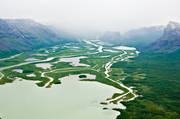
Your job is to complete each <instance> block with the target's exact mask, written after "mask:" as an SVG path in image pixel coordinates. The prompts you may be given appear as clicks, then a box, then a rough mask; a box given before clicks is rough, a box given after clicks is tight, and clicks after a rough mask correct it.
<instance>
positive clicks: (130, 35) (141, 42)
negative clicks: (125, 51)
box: [122, 26, 164, 48]
mask: <svg viewBox="0 0 180 119" xmlns="http://www.w3.org/2000/svg"><path fill="white" fill-rule="evenodd" d="M163 29H164V27H163V26H152V27H143V28H139V29H133V30H130V31H128V32H126V33H125V34H123V41H122V43H123V44H125V45H130V46H134V47H136V48H140V47H143V46H146V45H149V44H151V43H153V42H154V41H156V40H158V39H159V38H160V37H161V36H162V34H163Z"/></svg>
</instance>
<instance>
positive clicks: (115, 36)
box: [99, 31, 121, 44]
mask: <svg viewBox="0 0 180 119" xmlns="http://www.w3.org/2000/svg"><path fill="white" fill-rule="evenodd" d="M99 39H100V40H101V41H103V42H108V43H112V44H113V43H118V42H120V40H121V35H120V32H111V31H106V32H105V33H104V34H103V35H101V36H100V37H99Z"/></svg>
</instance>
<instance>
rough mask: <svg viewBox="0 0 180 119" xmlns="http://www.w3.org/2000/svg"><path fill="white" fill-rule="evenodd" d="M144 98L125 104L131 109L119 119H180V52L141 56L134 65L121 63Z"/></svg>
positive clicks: (122, 112)
mask: <svg viewBox="0 0 180 119" xmlns="http://www.w3.org/2000/svg"><path fill="white" fill-rule="evenodd" d="M118 67H119V68H123V70H124V72H125V73H127V74H128V77H127V78H126V79H125V80H123V81H122V82H123V83H124V84H125V85H128V86H135V87H136V90H138V94H140V95H142V96H140V97H139V98H136V99H135V101H130V102H127V103H124V105H126V106H127V107H128V108H127V110H123V111H121V115H120V116H118V117H117V119H180V108H179V107H180V95H179V94H180V90H179V89H180V70H179V69H180V51H177V52H174V53H171V54H160V53H157V54H155V53H141V54H140V56H138V57H136V58H134V59H133V61H132V62H117V63H115V64H114V65H113V66H112V68H118Z"/></svg>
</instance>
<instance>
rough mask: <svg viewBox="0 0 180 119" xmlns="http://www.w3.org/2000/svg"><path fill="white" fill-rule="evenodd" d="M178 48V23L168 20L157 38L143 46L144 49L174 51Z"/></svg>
mask: <svg viewBox="0 0 180 119" xmlns="http://www.w3.org/2000/svg"><path fill="white" fill-rule="evenodd" d="M178 49H180V24H179V23H178V22H173V21H170V22H169V23H168V25H167V26H166V28H165V29H164V33H163V35H162V36H161V38H160V39H159V40H157V41H156V42H154V43H152V44H151V45H149V46H147V47H145V48H143V50H145V51H155V52H174V51H176V50H178Z"/></svg>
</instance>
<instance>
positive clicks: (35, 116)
mask: <svg viewBox="0 0 180 119" xmlns="http://www.w3.org/2000/svg"><path fill="white" fill-rule="evenodd" d="M61 80H62V84H61V85H56V86H54V87H52V88H50V89H46V88H39V87H37V86H36V85H35V84H34V82H32V81H24V80H23V81H15V82H14V83H12V84H6V85H2V86H0V94H1V98H0V117H1V118H2V119H115V118H116V116H117V114H119V113H118V112H116V111H112V110H103V109H102V108H103V105H100V102H101V101H104V100H105V99H106V98H108V97H110V96H112V94H113V93H116V92H119V90H118V89H116V88H113V87H111V86H107V85H104V84H101V83H98V82H83V81H78V80H77V77H74V78H72V76H71V77H65V78H63V79H61Z"/></svg>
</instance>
